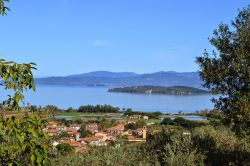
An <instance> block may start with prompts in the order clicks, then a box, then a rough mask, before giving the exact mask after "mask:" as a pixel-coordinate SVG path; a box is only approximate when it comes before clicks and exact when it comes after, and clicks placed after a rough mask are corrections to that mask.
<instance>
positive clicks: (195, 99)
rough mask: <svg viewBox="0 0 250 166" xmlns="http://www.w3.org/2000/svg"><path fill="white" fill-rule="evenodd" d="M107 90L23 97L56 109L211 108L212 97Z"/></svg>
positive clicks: (45, 91)
mask: <svg viewBox="0 0 250 166" xmlns="http://www.w3.org/2000/svg"><path fill="white" fill-rule="evenodd" d="M107 90H108V89H107V88H103V87H101V88H99V87H98V88H96V87H65V86H38V87H37V90H36V92H27V93H25V97H26V101H25V102H26V103H30V105H41V106H46V105H49V104H51V105H56V106H58V107H59V108H68V107H73V108H78V107H79V106H81V105H87V104H91V105H96V104H109V105H112V106H116V107H120V108H132V109H133V110H135V111H161V112H163V113H177V112H178V111H182V112H183V113H186V112H195V111H197V110H201V109H205V108H208V109H211V108H213V103H212V102H211V101H210V100H211V98H212V96H211V95H194V96H175V95H151V94H128V93H111V92H107ZM8 93H9V92H6V91H4V90H3V89H2V88H1V90H0V100H1V101H2V100H3V99H4V98H5V99H6V97H7V94H8Z"/></svg>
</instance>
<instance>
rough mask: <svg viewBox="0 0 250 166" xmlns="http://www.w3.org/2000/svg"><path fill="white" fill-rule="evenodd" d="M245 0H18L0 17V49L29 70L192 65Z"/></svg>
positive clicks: (152, 68)
mask: <svg viewBox="0 0 250 166" xmlns="http://www.w3.org/2000/svg"><path fill="white" fill-rule="evenodd" d="M248 4H249V1H248V2H247V0H237V1H236V0H204V1H201V0H188V1H184V0H22V1H18V0H16V1H14V0H11V3H9V4H8V6H9V7H10V8H11V12H10V13H8V15H7V16H6V17H0V31H1V33H0V39H1V40H0V57H2V58H4V59H6V60H14V61H16V62H19V63H21V62H36V63H37V64H38V71H36V72H35V75H36V76H52V75H69V74H75V73H84V72H90V71H96V70H108V71H114V72H121V71H132V72H137V73H148V72H155V71H181V72H185V71H197V70H198V66H197V65H196V64H195V62H194V61H195V57H196V56H199V55H202V53H203V51H204V49H206V48H207V49H212V47H211V46H210V43H209V42H208V37H209V36H211V34H212V31H213V30H214V29H215V28H217V26H218V24H219V23H221V22H223V23H230V20H232V19H233V18H234V17H235V16H236V15H237V11H238V9H239V8H242V7H245V6H247V5H248Z"/></svg>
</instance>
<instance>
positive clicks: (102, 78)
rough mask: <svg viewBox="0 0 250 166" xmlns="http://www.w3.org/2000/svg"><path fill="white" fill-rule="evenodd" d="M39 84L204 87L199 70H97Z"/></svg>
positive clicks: (38, 82) (39, 82)
mask: <svg viewBox="0 0 250 166" xmlns="http://www.w3.org/2000/svg"><path fill="white" fill-rule="evenodd" d="M35 81H36V84H38V85H66V86H107V87H122V86H143V85H152V86H166V87H170V86H189V87H195V88H202V86H201V84H202V81H201V80H200V76H199V73H198V72H183V73H180V72H173V71H169V72H156V73H147V74H136V73H132V72H120V73H115V72H108V71H97V72H90V73H84V74H77V75H70V76H64V77H47V78H37V79H36V80H35Z"/></svg>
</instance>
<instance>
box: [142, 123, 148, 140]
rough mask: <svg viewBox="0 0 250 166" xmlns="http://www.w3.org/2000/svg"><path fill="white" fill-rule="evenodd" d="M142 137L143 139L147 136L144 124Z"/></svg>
mask: <svg viewBox="0 0 250 166" xmlns="http://www.w3.org/2000/svg"><path fill="white" fill-rule="evenodd" d="M142 138H143V139H146V138H147V128H146V126H143V133H142Z"/></svg>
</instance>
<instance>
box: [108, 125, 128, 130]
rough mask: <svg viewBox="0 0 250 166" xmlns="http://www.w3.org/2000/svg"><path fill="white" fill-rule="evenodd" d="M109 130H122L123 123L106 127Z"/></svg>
mask: <svg viewBox="0 0 250 166" xmlns="http://www.w3.org/2000/svg"><path fill="white" fill-rule="evenodd" d="M111 130H119V131H120V130H124V125H117V126H115V127H111V128H108V129H107V131H111Z"/></svg>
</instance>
